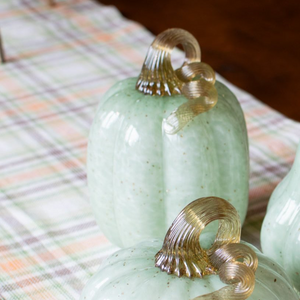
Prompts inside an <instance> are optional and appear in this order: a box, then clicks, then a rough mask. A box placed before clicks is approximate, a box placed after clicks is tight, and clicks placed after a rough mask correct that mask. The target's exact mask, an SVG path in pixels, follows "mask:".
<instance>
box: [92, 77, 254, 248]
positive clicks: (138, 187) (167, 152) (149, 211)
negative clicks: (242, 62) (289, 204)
mask: <svg viewBox="0 0 300 300" xmlns="http://www.w3.org/2000/svg"><path fill="white" fill-rule="evenodd" d="M136 80H137V79H136V78H129V79H126V80H124V81H121V82H119V83H117V84H116V85H115V86H114V87H112V88H111V89H110V90H109V91H108V92H107V93H106V95H105V97H104V99H103V100H102V101H101V103H100V105H99V107H98V110H97V113H96V116H95V119H94V122H93V125H92V127H91V130H90V136H89V145H88V162H87V164H88V166H87V167H88V185H89V193H90V199H91V202H92V206H93V211H94V214H95V217H96V220H97V222H98V223H99V225H100V227H101V230H102V231H103V233H104V234H105V235H106V237H107V238H108V239H109V240H110V241H111V242H113V243H114V244H116V245H118V246H121V247H124V246H131V245H134V244H136V243H138V242H140V241H142V240H144V239H152V238H158V239H163V237H164V235H165V233H166V231H167V229H168V228H169V227H170V225H171V223H172V221H173V220H174V218H175V217H176V216H177V215H178V213H179V212H180V211H181V210H182V209H183V208H184V207H185V206H186V205H187V204H188V203H190V202H191V201H193V200H194V199H197V198H200V197H205V196H217V197H221V198H224V199H226V200H228V201H229V202H230V203H231V204H232V205H233V206H234V207H235V208H236V209H237V211H238V213H239V216H240V218H241V221H242V222H243V220H244V218H245V215H246V211H247V206H248V179H249V158H248V139H247V131H246V126H245V120H244V116H243V112H242V110H241V107H240V105H239V103H238V101H237V99H236V97H235V96H234V95H233V94H232V93H231V92H230V90H229V89H228V88H227V87H226V86H224V85H223V84H221V83H219V82H216V84H215V86H216V89H217V92H218V95H219V99H218V103H217V104H216V106H215V107H213V108H212V109H210V110H209V111H207V112H205V113H202V114H200V115H198V116H197V117H195V118H194V119H193V120H192V121H190V122H189V123H188V124H187V125H186V126H185V127H184V128H183V129H182V130H180V131H179V132H178V133H177V134H173V135H168V134H166V133H165V131H164V128H163V126H164V122H165V120H166V118H167V117H168V116H169V115H170V114H171V113H172V112H173V111H174V110H176V109H177V108H178V107H179V106H180V105H181V104H183V103H185V102H186V98H185V97H184V96H181V95H177V96H165V97H159V96H150V95H149V96H148V95H143V94H142V93H140V92H139V91H137V90H135V83H136Z"/></svg>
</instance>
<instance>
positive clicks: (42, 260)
mask: <svg viewBox="0 0 300 300" xmlns="http://www.w3.org/2000/svg"><path fill="white" fill-rule="evenodd" d="M56 2H57V3H58V5H56V6H55V7H54V8H49V7H48V6H47V5H46V1H43V0H9V1H8V0H0V29H1V32H2V35H3V40H4V47H5V52H6V57H7V60H8V63H7V64H5V65H0V190H1V195H0V299H2V300H3V299H5V300H15V299H22V300H27V299H36V300H42V299H47V300H52V299H53V300H60V299H62V300H66V299H79V295H80V292H81V290H82V288H83V286H84V284H85V283H86V282H87V280H88V279H89V278H90V276H91V275H92V274H93V273H94V272H95V271H96V270H97V268H98V266H99V264H100V262H101V261H102V260H103V258H104V257H106V256H107V255H108V254H109V253H111V251H113V250H114V247H113V246H111V245H110V243H109V242H108V241H107V240H106V239H105V237H104V236H103V235H102V234H101V232H100V230H99V228H98V227H97V225H96V223H95V220H94V217H93V214H92V211H91V208H90V205H89V200H88V199H89V197H88V191H87V186H86V169H85V160H86V145H87V135H88V131H89V127H90V125H91V122H92V119H93V116H94V113H95V109H96V106H97V104H98V102H99V101H100V99H101V96H102V95H103V93H104V92H105V91H106V90H107V89H108V88H109V87H110V86H111V85H112V84H113V83H115V82H116V81H118V80H120V79H123V78H126V77H129V76H136V75H137V74H138V72H139V71H140V68H141V65H142V63H143V60H144V57H145V54H146V51H147V49H148V46H149V45H150V43H151V42H152V40H153V36H152V35H151V34H150V33H149V32H147V31H146V30H145V29H144V28H143V27H141V26H140V25H139V24H136V23H134V22H131V21H129V20H126V19H124V18H123V17H122V16H121V15H120V13H119V12H118V11H117V10H116V9H115V8H114V7H107V6H102V5H99V4H96V3H94V2H91V1H90V0H64V1H56ZM200 42H201V41H200ZM204 56H205V53H204ZM207 63H209V62H207ZM219 80H221V81H223V82H225V83H226V84H227V85H229V87H230V88H231V89H232V90H233V92H234V93H235V94H236V95H237V97H238V99H239V100H240V102H241V105H242V108H243V109H244V112H245V115H246V120H247V126H248V132H249V139H250V156H251V181H250V186H251V190H250V205H249V212H248V217H247V220H246V223H245V226H244V229H243V238H244V239H245V240H247V241H250V242H252V243H254V244H256V245H259V230H260V226H261V221H262V219H263V216H264V213H265V208H266V204H267V200H268V197H269V196H270V193H271V192H272V190H273V189H274V187H275V186H276V184H277V183H278V182H279V181H280V180H281V179H282V178H283V177H284V175H285V174H286V173H287V172H288V170H289V168H290V167H291V164H292V161H293V158H294V155H295V149H296V145H297V143H298V140H299V130H300V125H299V124H298V123H296V122H294V121H292V120H289V119H287V118H286V117H284V116H283V115H281V114H279V113H278V112H276V111H274V110H272V109H270V108H269V107H267V106H266V105H264V104H262V103H261V102H259V101H258V100H256V99H254V97H253V96H251V95H249V94H247V93H246V92H244V91H241V90H239V89H238V88H236V87H235V86H233V85H231V84H230V83H228V82H227V81H225V80H224V79H223V78H221V77H219ZM283 101H284V99H283Z"/></svg>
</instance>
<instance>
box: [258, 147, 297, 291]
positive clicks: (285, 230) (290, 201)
mask: <svg viewBox="0 0 300 300" xmlns="http://www.w3.org/2000/svg"><path fill="white" fill-rule="evenodd" d="M261 245H262V249H263V252H264V253H265V254H266V255H268V256H270V257H272V258H273V259H274V260H276V261H277V262H278V263H279V264H281V265H282V266H283V267H284V269H285V270H286V272H287V274H288V275H289V276H290V278H291V279H292V280H293V282H294V285H295V287H296V288H297V289H298V290H299V291H300V146H298V151H297V155H296V158H295V162H294V165H293V167H292V169H291V171H290V172H289V173H288V174H287V176H286V177H285V178H284V179H283V180H282V182H281V183H280V184H279V185H278V186H277V187H276V189H275V190H274V192H273V194H272V196H271V198H270V201H269V204H268V210H267V214H266V217H265V219H264V222H263V226H262V231H261Z"/></svg>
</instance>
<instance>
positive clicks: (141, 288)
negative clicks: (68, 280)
mask: <svg viewBox="0 0 300 300" xmlns="http://www.w3.org/2000/svg"><path fill="white" fill-rule="evenodd" d="M224 202H225V200H222V199H218V198H210V199H208V198H203V199H199V200H197V201H195V202H193V203H191V204H190V205H189V206H188V207H187V208H186V209H185V210H184V211H183V212H181V214H180V215H179V216H178V218H177V219H176V220H175V221H174V223H173V225H172V227H171V228H170V230H169V232H168V234H167V236H166V239H165V242H164V246H163V248H162V249H161V250H160V251H159V249H160V248H161V245H162V241H158V240H151V241H144V242H142V243H140V244H138V245H137V246H135V247H130V248H127V249H122V250H120V251H118V252H116V253H114V254H113V255H112V256H111V257H109V258H108V259H107V260H106V261H105V262H104V263H103V265H102V266H101V268H100V270H99V271H98V272H97V273H96V274H95V275H94V276H93V277H92V278H91V279H90V281H89V282H88V284H87V286H86V287H85V289H84V291H83V293H82V295H81V300H141V299H143V300H169V299H172V300H192V299H193V300H233V299H235V300H241V299H249V300H285V299H289V300H298V299H299V298H298V296H297V295H296V293H295V291H294V290H293V288H292V286H291V283H290V281H289V278H288V277H287V275H286V274H285V272H284V271H283V269H282V268H281V267H280V266H279V265H278V264H277V263H275V262H274V261H272V260H271V259H269V258H267V257H266V256H265V255H263V254H262V253H261V252H260V251H258V250H257V249H256V248H254V247H253V246H250V245H249V244H246V243H243V244H239V243H238V242H239V237H238V235H239V234H240V227H239V225H237V224H238V223H239V222H238V221H237V220H238V216H237V214H236V211H235V210H234V208H233V207H232V206H231V205H228V203H227V204H226V203H225V204H224ZM224 207H225V209H224ZM217 218H220V220H221V221H220V228H219V232H218V235H217V238H216V241H215V243H214V245H213V246H212V248H210V249H209V250H203V249H202V248H201V247H200V244H199V235H200V233H201V230H202V229H203V228H204V227H205V226H206V225H207V224H208V223H209V222H210V221H213V220H215V219H217ZM238 227H239V228H238ZM247 245H248V246H247ZM158 251H159V252H158ZM208 257H209V259H207V258H208ZM257 260H258V262H257ZM212 261H213V263H212V264H213V267H212V266H211V265H209V263H210V262H212ZM155 264H156V266H158V267H159V268H160V269H159V268H157V267H155ZM162 270H163V271H166V272H168V273H169V274H170V275H169V274H167V273H166V272H162ZM255 270H256V272H255ZM254 272H255V273H254ZM214 273H215V274H214ZM254 274H255V275H254ZM176 275H177V276H176ZM178 276H182V277H180V278H179V277H178ZM197 277H198V278H197ZM224 282H225V283H224Z"/></svg>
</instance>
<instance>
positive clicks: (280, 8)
mask: <svg viewBox="0 0 300 300" xmlns="http://www.w3.org/2000/svg"><path fill="white" fill-rule="evenodd" d="M100 2H101V3H103V4H112V5H115V6H116V7H117V8H118V9H119V10H120V11H121V13H122V14H123V15H124V16H125V17H127V18H129V19H131V20H135V21H137V22H139V23H141V24H143V25H144V26H145V27H146V28H148V29H149V30H150V31H151V32H152V33H154V34H158V33H160V32H161V31H163V30H165V29H167V28H172V27H177V28H183V29H186V30H188V31H190V32H191V33H192V34H193V35H194V36H195V37H196V38H197V40H198V41H199V43H200V46H201V50H202V60H203V61H204V62H206V63H208V64H210V65H211V66H212V67H213V68H214V69H215V70H216V71H217V72H218V73H220V74H221V75H223V76H224V77H225V78H226V79H228V80H229V81H231V82H232V83H234V84H235V85H237V86H238V87H240V88H242V89H244V90H246V91H248V92H250V93H251V94H253V95H254V96H256V97H257V98H258V99H260V100H261V101H263V102H264V103H266V104H268V105H269V106H271V107H273V108H275V109H276V110H278V111H280V112H282V113H283V114H285V115H286V116H288V117H290V118H292V119H295V120H298V121H300V84H299V77H300V1H299V0H297V1H295V0H292V1H288V0H287V1H277V0H276V1H275V0H273V1H272V0H261V1H255V0H254V1H240V0H231V1H222V0H214V1H201V0H189V1H174V0H173V1H170V0H165V1H164V0H151V1H147V2H145V1H140V0H139V1H137V0H130V1H128V0H100Z"/></svg>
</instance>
